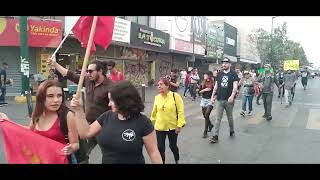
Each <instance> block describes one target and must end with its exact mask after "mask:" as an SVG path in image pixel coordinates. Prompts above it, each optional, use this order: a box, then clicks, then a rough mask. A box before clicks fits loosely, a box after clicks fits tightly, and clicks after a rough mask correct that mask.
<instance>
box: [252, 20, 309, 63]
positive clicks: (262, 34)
mask: <svg viewBox="0 0 320 180" xmlns="http://www.w3.org/2000/svg"><path fill="white" fill-rule="evenodd" d="M251 37H252V38H253V39H254V42H255V43H256V46H257V50H258V53H259V56H260V59H261V64H265V63H270V64H271V65H272V66H273V67H276V68H278V67H281V66H282V65H283V61H284V60H289V59H290V60H293V59H297V60H300V65H308V64H309V61H308V59H307V57H306V55H305V52H304V49H303V47H302V46H301V45H300V43H298V42H294V41H293V40H290V39H289V38H288V36H287V24H286V23H283V24H282V25H281V26H279V27H277V28H275V29H274V31H273V34H272V36H271V33H270V32H267V31H266V30H264V29H262V28H259V29H255V30H253V32H252V34H251Z"/></svg>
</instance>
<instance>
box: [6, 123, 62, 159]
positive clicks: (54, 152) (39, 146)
mask: <svg viewBox="0 0 320 180" xmlns="http://www.w3.org/2000/svg"><path fill="white" fill-rule="evenodd" d="M0 129H1V130H2V139H3V144H4V147H5V153H6V157H7V161H8V163H9V164H68V159H67V157H66V156H65V155H62V152H61V149H62V148H63V147H64V146H65V145H63V144H61V143H59V142H57V141H54V140H52V139H49V138H47V137H44V136H41V135H39V134H36V133H34V132H32V131H31V130H29V129H27V128H24V127H22V126H20V125H18V124H16V123H14V122H12V121H9V120H6V121H2V122H0Z"/></svg>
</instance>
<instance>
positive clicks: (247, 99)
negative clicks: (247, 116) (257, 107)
mask: <svg viewBox="0 0 320 180" xmlns="http://www.w3.org/2000/svg"><path fill="white" fill-rule="evenodd" d="M252 100H253V96H245V95H243V96H242V111H246V109H247V101H248V102H249V111H252Z"/></svg>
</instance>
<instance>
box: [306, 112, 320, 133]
mask: <svg viewBox="0 0 320 180" xmlns="http://www.w3.org/2000/svg"><path fill="white" fill-rule="evenodd" d="M306 129H316V130H319V129H320V111H319V109H310V110H309V118H308V122H307V126H306Z"/></svg>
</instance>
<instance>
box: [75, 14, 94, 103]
mask: <svg viewBox="0 0 320 180" xmlns="http://www.w3.org/2000/svg"><path fill="white" fill-rule="evenodd" d="M97 20H98V17H97V16H93V21H92V26H91V30H90V36H89V40H88V46H87V49H86V54H85V56H84V60H83V64H82V69H81V75H80V80H79V82H78V89H77V93H76V98H77V99H80V97H81V89H82V85H83V80H84V76H85V73H86V70H87V64H88V60H89V56H90V51H91V46H92V42H93V37H94V32H95V31H96V25H97Z"/></svg>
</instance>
